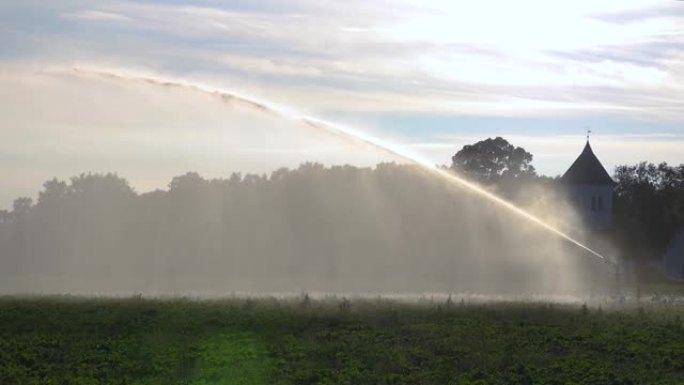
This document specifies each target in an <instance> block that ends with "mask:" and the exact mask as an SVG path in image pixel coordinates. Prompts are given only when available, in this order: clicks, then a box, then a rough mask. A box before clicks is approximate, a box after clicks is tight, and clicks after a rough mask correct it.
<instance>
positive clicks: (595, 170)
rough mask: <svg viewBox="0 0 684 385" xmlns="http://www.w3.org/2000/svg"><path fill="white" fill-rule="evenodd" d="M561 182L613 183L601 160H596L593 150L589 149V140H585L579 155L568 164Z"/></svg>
mask: <svg viewBox="0 0 684 385" xmlns="http://www.w3.org/2000/svg"><path fill="white" fill-rule="evenodd" d="M561 182H563V183H566V184H604V185H611V186H612V185H615V181H613V179H611V177H610V175H608V172H607V171H606V169H605V168H603V165H602V164H601V161H599V160H598V158H597V157H596V155H594V151H592V150H591V146H590V145H589V140H587V144H586V146H584V150H583V151H582V153H581V154H580V156H578V157H577V159H575V162H574V163H573V164H572V166H570V168H569V169H568V171H566V172H565V174H563V176H562V177H561Z"/></svg>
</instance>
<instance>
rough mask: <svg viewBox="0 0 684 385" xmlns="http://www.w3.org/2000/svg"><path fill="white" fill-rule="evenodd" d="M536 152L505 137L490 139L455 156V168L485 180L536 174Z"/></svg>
mask: <svg viewBox="0 0 684 385" xmlns="http://www.w3.org/2000/svg"><path fill="white" fill-rule="evenodd" d="M532 158H533V155H532V154H530V153H529V152H527V151H525V149H524V148H522V147H515V146H513V145H512V144H510V143H508V141H507V140H506V139H504V138H502V137H496V138H494V139H492V138H488V139H486V140H482V141H479V142H477V143H475V144H469V145H465V146H463V148H462V149H461V150H460V151H459V152H457V153H456V154H455V155H454V156H453V157H452V158H451V161H452V163H451V168H452V169H453V170H455V171H457V172H460V173H464V174H466V175H467V176H469V177H471V178H473V179H475V180H477V181H479V182H483V183H496V182H498V181H499V180H500V179H513V178H518V177H521V176H536V172H535V169H534V166H532V165H531V164H530V163H531V162H532Z"/></svg>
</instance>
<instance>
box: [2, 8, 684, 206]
mask: <svg viewBox="0 0 684 385" xmlns="http://www.w3.org/2000/svg"><path fill="white" fill-rule="evenodd" d="M0 39H1V41H2V44H0V138H3V140H0V178H1V179H2V180H3V183H2V185H0V208H2V207H10V206H11V202H12V200H13V199H14V198H16V197H18V196H21V195H27V196H35V194H36V193H37V191H38V190H39V189H40V186H41V184H42V182H43V181H45V180H48V179H51V178H53V177H58V178H60V179H66V178H69V177H70V176H73V175H76V174H79V173H81V172H108V171H116V172H119V174H120V175H122V176H124V177H126V178H127V179H129V180H131V182H132V183H133V185H134V186H135V187H136V189H137V190H139V191H146V190H150V189H154V188H160V187H164V186H165V185H166V183H168V181H169V178H170V177H172V176H174V175H179V174H182V173H184V172H186V171H190V170H193V171H198V172H200V173H201V174H203V175H208V176H216V177H219V176H226V175H229V174H230V173H231V172H233V171H243V172H266V171H268V170H272V169H275V168H277V167H278V166H280V165H283V166H289V167H292V166H294V165H296V164H297V163H299V162H301V161H305V160H315V161H322V162H325V163H330V164H337V163H351V164H360V165H361V164H372V163H373V162H376V161H380V160H387V159H386V157H385V156H384V155H382V154H369V153H368V151H359V150H357V149H356V148H355V145H353V143H351V144H350V143H347V142H344V141H340V140H339V138H329V137H325V135H321V134H320V133H315V132H312V131H311V130H307V129H305V128H302V127H299V126H298V125H297V124H295V123H294V122H291V121H290V122H286V121H281V119H279V118H275V117H273V116H263V114H261V113H259V112H258V111H253V110H250V108H249V107H248V106H237V107H236V106H228V108H227V106H226V105H225V103H220V102H218V101H216V100H214V99H215V98H213V99H212V98H211V97H210V96H209V95H198V94H197V92H194V93H193V92H189V91H188V92H181V91H180V90H178V89H174V90H168V89H163V87H158V86H154V85H151V84H145V83H144V82H141V81H130V80H129V81H114V80H113V79H112V78H106V77H102V76H93V75H92V74H90V75H88V74H87V72H88V71H90V70H93V69H96V70H97V71H102V72H108V73H117V74H129V75H130V74H133V75H134V76H140V74H144V75H145V76H150V77H155V78H158V79H165V80H168V81H181V82H183V83H184V84H202V85H206V86H207V87H209V88H211V89H222V90H231V91H234V92H237V93H240V94H243V95H249V96H250V97H253V98H255V99H258V100H265V101H268V102H269V103H272V104H274V105H278V106H283V108H287V109H288V110H291V111H296V112H297V113H300V112H301V113H302V114H307V115H311V116H316V117H320V118H323V119H328V120H334V121H336V122H341V123H344V124H348V125H351V126H354V127H356V128H357V129H358V130H359V131H363V132H367V133H368V134H369V135H372V136H376V137H379V138H382V139H383V140H385V141H386V142H391V143H396V144H397V145H399V146H402V147H404V148H406V149H408V150H410V151H412V152H414V153H416V154H418V155H420V156H421V157H424V158H428V159H430V160H432V161H434V162H435V163H436V164H448V163H449V162H450V157H451V156H452V155H453V154H454V153H455V152H456V151H458V150H459V149H460V148H461V147H462V146H463V145H465V144H469V143H474V142H476V141H478V140H481V139H485V138H487V137H493V136H503V137H505V138H506V139H508V140H509V141H510V142H511V143H513V144H514V145H517V146H522V147H524V148H525V149H526V150H528V151H529V152H531V153H533V155H534V156H535V158H534V162H533V164H534V165H535V167H536V168H537V170H538V171H539V172H540V173H542V174H546V175H551V176H553V175H558V174H562V173H563V172H564V171H565V169H567V167H568V166H569V165H570V164H571V163H572V161H573V160H574V158H575V157H576V156H577V155H578V154H579V153H580V152H581V150H582V148H583V146H584V142H585V140H586V139H585V136H586V131H587V129H591V131H592V134H591V135H592V136H591V142H592V146H593V148H594V151H595V153H596V154H597V155H598V157H599V158H600V159H601V160H602V161H603V163H604V165H605V166H606V168H607V169H608V170H609V172H610V171H612V169H613V167H614V166H615V165H618V164H625V163H630V164H633V163H636V162H639V161H644V160H646V161H651V162H661V161H667V162H669V163H674V164H679V163H682V162H684V155H683V154H684V98H682V95H684V2H682V1H650V0H639V1H635V0H620V1H613V0H602V1H594V0H586V1H585V0H579V1H565V2H556V1H540V0H519V1H515V2H510V1H499V2H492V1H481V2H473V1H437V0H421V1H418V0H415V1H414V0H405V1H381V0H347V1H343V2H340V1H321V0H292V1H287V2H284V1H276V0H266V1H243V0H240V1H194V2H188V1H182V0H168V1H158V0H150V1H107V0H103V1H91V0H88V1H85V0H83V1H81V0H74V1H66V0H54V1H50V2H45V1H38V0H0ZM84 73H86V74H85V75H84Z"/></svg>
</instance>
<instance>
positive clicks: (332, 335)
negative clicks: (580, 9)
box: [0, 297, 684, 385]
mask: <svg viewBox="0 0 684 385" xmlns="http://www.w3.org/2000/svg"><path fill="white" fill-rule="evenodd" d="M683 316H684V308H682V307H681V305H680V307H677V306H674V305H663V304H649V305H641V306H637V305H631V306H621V307H617V306H611V307H610V309H606V308H605V306H604V309H600V308H599V307H597V306H588V307H587V306H579V305H572V306H571V305H558V304H543V303H527V304H523V303H496V304H494V303H491V304H467V303H465V304H464V303H461V302H460V301H456V302H454V303H452V302H442V303H436V302H435V303H433V302H429V301H424V302H422V303H414V304H407V303H398V302H391V301H381V300H373V301H371V300H363V301H362V300H355V301H351V302H348V301H342V300H326V301H312V300H309V299H308V297H305V298H300V299H293V300H287V301H285V300H280V301H277V300H274V299H272V300H268V299H260V300H244V299H242V300H238V299H232V300H220V301H218V300H217V301H190V300H146V299H141V298H131V299H118V300H115V299H108V300H102V299H73V298H71V299H70V298H30V299H16V298H2V299H0V384H3V385H11V384H677V383H680V384H684V325H683V324H682V317H683Z"/></svg>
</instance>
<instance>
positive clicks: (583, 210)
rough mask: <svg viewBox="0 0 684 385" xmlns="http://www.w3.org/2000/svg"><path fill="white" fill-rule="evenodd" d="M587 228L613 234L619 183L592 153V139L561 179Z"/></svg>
mask: <svg viewBox="0 0 684 385" xmlns="http://www.w3.org/2000/svg"><path fill="white" fill-rule="evenodd" d="M561 183H562V184H564V185H565V186H566V188H567V190H568V195H569V198H570V200H571V201H572V202H573V203H574V205H575V207H576V208H577V210H578V212H579V213H580V215H581V216H582V217H583V219H584V220H585V222H586V226H587V227H589V228H590V229H593V230H610V229H611V228H612V226H613V188H614V187H615V182H614V181H613V179H611V177H610V176H609V175H608V172H606V169H605V168H604V167H603V165H602V164H601V162H600V161H599V160H598V158H597V157H596V155H594V152H593V151H592V149H591V145H590V144H589V138H587V144H586V145H585V146H584V150H583V151H582V153H581V154H580V155H579V157H577V159H576V160H575V162H574V163H573V164H572V165H571V166H570V168H569V169H568V171H566V172H565V174H563V176H562V177H561Z"/></svg>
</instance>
